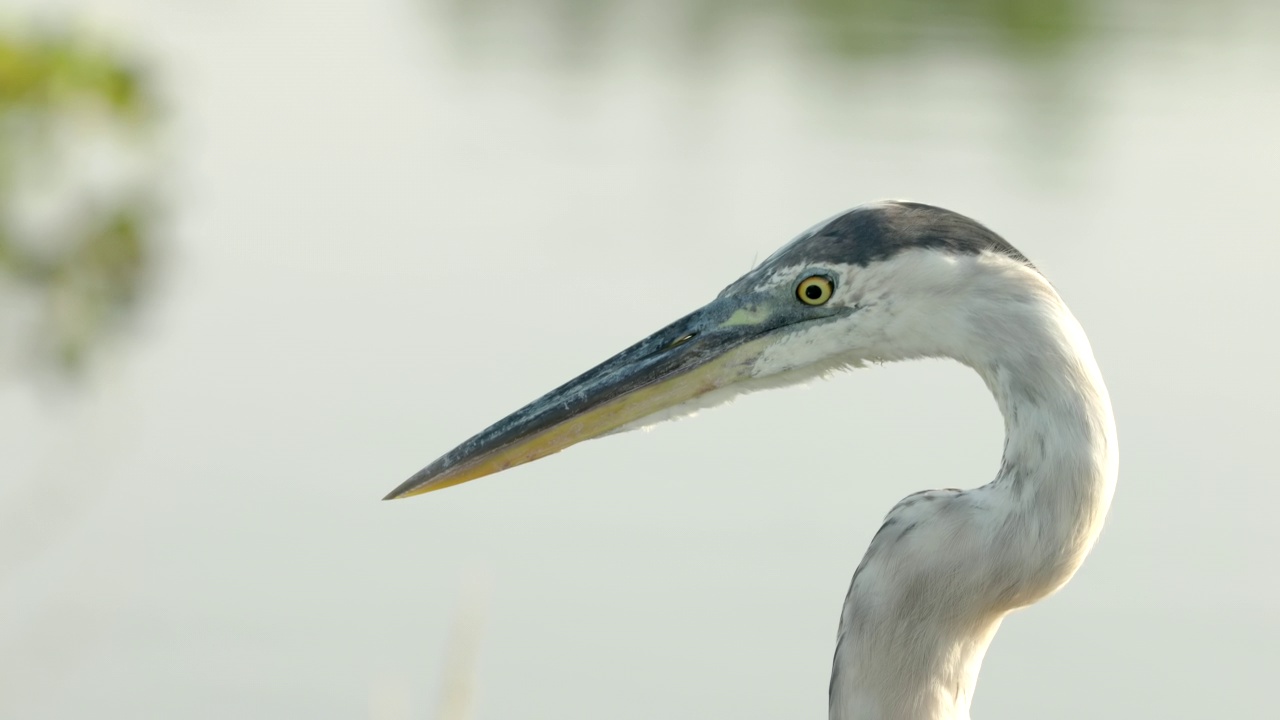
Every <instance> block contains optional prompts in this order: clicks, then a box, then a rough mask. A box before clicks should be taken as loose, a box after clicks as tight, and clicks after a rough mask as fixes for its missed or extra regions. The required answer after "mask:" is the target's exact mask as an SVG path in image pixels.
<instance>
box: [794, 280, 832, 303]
mask: <svg viewBox="0 0 1280 720" xmlns="http://www.w3.org/2000/svg"><path fill="white" fill-rule="evenodd" d="M796 297H798V298H800V302H802V303H804V304H805V305H823V304H826V302H827V301H828V300H830V299H831V279H830V278H827V277H824V276H822V275H813V276H810V277H807V278H805V279H804V280H801V281H800V285H799V286H798V287H796Z"/></svg>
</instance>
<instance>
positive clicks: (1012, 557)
mask: <svg viewBox="0 0 1280 720" xmlns="http://www.w3.org/2000/svg"><path fill="white" fill-rule="evenodd" d="M1027 272H1028V273H1030V272H1031V271H1029V270H1028V271H1027ZM1006 290H1007V288H1006ZM1014 300H1015V301H1013V302H1010V298H1009V295H1008V293H1002V294H1000V295H999V296H998V297H996V296H993V299H992V300H991V301H990V302H989V303H986V304H983V300H982V299H981V297H978V298H976V299H974V302H973V303H971V304H969V305H964V306H962V310H963V311H964V312H967V313H968V314H967V315H966V316H964V317H959V316H958V313H959V312H960V311H957V315H953V316H952V317H950V318H947V319H946V322H948V323H951V327H956V326H960V327H965V328H967V330H965V331H963V332H962V333H961V335H962V336H963V337H962V340H960V341H957V342H955V343H954V344H953V345H952V346H950V347H943V348H941V349H940V350H938V351H937V352H932V353H929V354H947V355H950V356H952V357H955V358H956V359H958V360H960V361H961V362H964V363H966V364H968V365H970V366H972V367H973V368H974V369H975V370H977V371H978V373H979V374H980V375H981V376H982V377H983V379H984V380H985V381H986V383H987V385H988V387H990V388H991V391H992V393H993V394H994V395H995V398H996V402H997V403H998V404H999V406H1000V411H1001V412H1002V413H1003V415H1004V420H1005V430H1006V438H1005V448H1004V458H1003V462H1002V464H1001V467H1000V472H999V475H998V476H997V477H996V479H995V480H994V481H992V482H991V483H989V484H987V485H984V486H982V487H980V488H976V489H973V490H968V491H958V490H931V491H926V492H923V493H917V494H915V495H912V496H909V497H908V498H906V499H904V500H903V501H902V502H901V503H899V504H898V505H897V506H896V507H894V509H893V510H892V511H890V513H889V514H888V516H887V517H886V519H885V523H884V526H883V527H881V529H880V531H879V532H878V533H877V534H876V536H875V538H874V539H873V540H872V542H871V546H870V548H869V549H868V550H867V553H866V555H865V557H864V558H863V560H862V564H861V565H859V567H858V570H857V572H856V573H855V574H854V578H853V582H852V585H851V586H850V589H849V594H848V596H847V597H846V599H845V604H844V610H843V613H842V615H841V619H840V633H839V639H838V641H837V647H836V655H835V664H834V668H833V672H832V678H831V696H830V701H831V708H830V709H831V714H830V717H831V720H951V719H957V718H961V719H962V718H968V717H969V705H970V702H971V700H972V697H973V692H974V686H975V685H976V683H977V677H978V670H979V668H980V666H981V664H982V657H983V655H984V654H985V653H986V650H987V646H988V645H989V644H990V642H991V639H992V637H994V635H995V632H996V630H997V629H998V628H999V625H1000V621H1001V620H1002V619H1003V617H1004V616H1005V615H1006V614H1007V613H1008V612H1009V611H1011V610H1013V609H1016V608H1019V607H1023V606H1025V605H1029V604H1031V603H1034V602H1036V601H1037V600H1040V599H1041V598H1043V597H1045V596H1046V595H1048V594H1050V593H1052V592H1053V591H1055V590H1057V589H1058V588H1059V587H1061V586H1062V585H1063V584H1065V583H1066V582H1067V580H1068V579H1070V577H1071V576H1072V574H1074V573H1075V571H1076V569H1077V568H1078V567H1079V566H1080V563H1081V562H1082V561H1083V560H1084V557H1085V555H1086V554H1087V553H1088V552H1089V550H1090V548H1091V547H1092V546H1093V543H1094V541H1095V540H1096V539H1097V536H1098V533H1099V531H1100V530H1101V527H1102V521H1103V518H1104V516H1105V515H1106V512H1107V508H1108V506H1109V505H1110V502H1111V495H1112V491H1113V489H1114V484H1115V477H1116V466H1117V457H1118V456H1117V449H1116V436H1115V426H1114V420H1113V419H1112V415H1111V405H1110V401H1109V399H1108V396H1107V391H1106V388H1105V386H1104V385H1103V382H1102V377H1101V374H1100V373H1099V371H1098V368H1097V365H1096V363H1095V361H1094V359H1093V354H1092V351H1091V350H1090V348H1089V343H1088V340H1087V339H1086V338H1085V336H1084V332H1083V331H1082V330H1081V328H1080V326H1079V324H1078V323H1077V322H1076V320H1075V318H1074V317H1072V315H1071V313H1070V312H1069V311H1068V310H1067V308H1066V307H1065V305H1063V303H1062V301H1061V300H1060V299H1059V298H1058V296H1057V293H1056V292H1054V291H1053V289H1052V287H1050V286H1049V285H1048V283H1047V282H1044V281H1043V279H1042V278H1039V276H1038V275H1036V277H1035V278H1034V280H1033V281H1031V282H1028V283H1027V284H1026V286H1025V292H1022V293H1019V294H1018V297H1016V298H1014Z"/></svg>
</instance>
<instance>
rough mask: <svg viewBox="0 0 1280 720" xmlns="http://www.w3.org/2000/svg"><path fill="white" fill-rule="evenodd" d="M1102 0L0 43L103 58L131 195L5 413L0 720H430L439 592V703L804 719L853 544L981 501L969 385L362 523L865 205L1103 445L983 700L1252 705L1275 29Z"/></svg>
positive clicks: (566, 714) (519, 482) (1227, 15)
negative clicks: (468, 447) (1042, 305)
mask: <svg viewBox="0 0 1280 720" xmlns="http://www.w3.org/2000/svg"><path fill="white" fill-rule="evenodd" d="M703 5H706V6H712V5H714V4H707V3H704V4H703ZM1099 5H1101V6H1102V7H1112V8H1115V7H1119V8H1122V9H1120V10H1117V9H1111V10H1107V11H1105V12H1102V11H1100V10H1099V9H1098V8H1094V9H1093V11H1092V14H1090V15H1089V16H1088V17H1086V18H1085V19H1084V21H1083V22H1085V28H1084V29H1083V30H1081V31H1079V32H1078V33H1077V34H1076V35H1074V36H1072V37H1070V38H1068V39H1066V40H1062V41H1060V42H1058V44H1057V45H1055V46H1054V47H1053V48H1052V49H1051V50H1048V51H1044V52H1036V51H1034V48H1033V50H1032V51H1026V50H1025V49H1023V50H1020V49H1019V48H1018V47H1017V46H1016V43H1015V44H1013V45H1012V46H1011V45H1009V44H1008V43H1001V42H990V43H988V42H983V41H980V40H981V38H979V39H978V40H975V39H974V38H972V37H969V36H968V35H966V34H965V32H959V33H953V32H948V31H947V28H948V27H951V26H950V25H949V24H948V23H946V22H941V21H939V22H937V23H936V24H937V25H938V27H939V28H940V29H938V30H936V31H931V32H930V33H925V34H923V35H921V36H919V37H914V39H911V40H910V42H909V43H908V45H909V46H908V47H905V48H904V47H899V46H897V45H893V44H890V45H889V46H887V47H884V48H880V49H878V50H876V51H875V52H870V53H868V54H866V55H859V54H858V53H856V52H854V53H850V52H849V51H848V48H847V47H845V46H843V45H840V44H839V43H835V42H831V43H829V44H825V45H824V44H823V43H824V41H823V40H822V39H821V35H815V34H814V28H816V27H821V26H822V22H821V20H820V19H818V20H813V21H811V22H810V23H809V24H808V25H806V24H804V23H802V22H799V21H797V20H796V19H795V18H788V17H781V16H775V15H770V14H769V13H767V12H766V11H765V10H760V11H759V12H743V13H742V14H741V15H740V16H737V15H734V16H733V17H732V18H730V19H729V20H725V21H723V22H719V21H717V22H718V24H716V25H715V27H716V28H717V29H716V30H715V31H714V32H711V31H707V34H699V32H701V31H698V30H697V29H696V26H687V25H683V24H681V23H682V22H683V21H682V20H681V17H682V16H681V14H680V13H679V12H677V11H675V10H672V7H674V6H669V5H666V4H663V5H658V6H653V5H645V4H642V3H639V2H636V3H625V2H619V3H613V4H610V5H609V6H608V8H607V9H606V10H604V11H601V13H599V14H598V17H596V19H595V20H592V21H591V22H590V23H588V24H586V25H584V26H578V25H574V20H573V16H568V17H562V16H559V15H556V14H555V12H552V11H557V12H569V11H570V10H572V8H573V7H574V4H573V3H549V2H543V3H525V4H520V3H500V2H490V3H482V4H480V5H479V6H477V7H478V8H479V9H478V10H476V11H475V12H471V13H468V12H466V11H465V10H464V9H461V8H463V6H461V5H454V4H446V3H419V4H414V3H409V2H406V1H404V0H399V1H397V0H385V1H381V2H364V3H360V2H351V3H341V4H339V3H314V2H300V1H298V2H282V1H276V2H239V3H207V2H194V1H191V0H188V1H185V2H146V1H143V0H135V1H132V2H130V1H128V0H120V1H119V2H84V3H79V2H54V3H49V2H43V1H40V2H37V1H35V0H26V2H23V3H20V4H19V5H18V6H16V7H13V8H9V9H6V10H5V11H4V12H5V15H6V16H9V17H10V18H13V19H16V18H19V17H25V16H27V14H28V13H35V14H38V15H44V16H46V17H62V18H67V17H70V18H74V19H76V22H80V23H82V24H84V25H85V26H86V27H91V28H95V29H96V31H97V32H102V33H105V34H107V35H108V36H112V37H116V38H119V39H122V40H123V41H127V42H128V43H131V44H133V45H135V46H136V47H137V48H139V49H140V52H141V53H142V54H143V56H144V57H147V58H149V59H150V61H151V62H152V63H154V69H155V72H156V74H157V75H156V76H157V80H158V82H159V83H160V86H161V88H162V90H163V93H164V99H165V105H166V107H167V108H168V112H169V120H168V122H167V124H166V126H165V129H164V138H165V146H166V148H167V150H166V157H167V164H168V165H169V167H170V172H169V174H168V175H167V176H166V177H165V180H164V183H165V188H164V192H165V194H166V195H167V197H168V209H167V214H166V217H167V220H166V222H167V224H168V230H169V232H168V244H167V245H166V246H164V254H163V264H162V267H161V268H160V269H159V271H158V275H157V277H158V283H159V284H158V287H157V289H156V290H155V291H154V292H153V296H152V297H151V300H150V302H149V303H148V304H147V305H146V307H145V308H144V311H143V313H142V315H141V316H140V317H139V318H138V319H137V321H136V322H135V326H134V327H133V329H132V330H131V331H130V332H128V333H126V334H125V335H123V336H120V337H117V338H116V339H115V340H114V341H113V342H112V343H111V344H110V345H109V346H108V347H106V348H104V349H103V351H102V353H101V354H100V356H99V357H98V358H96V361H95V363H94V364H93V365H92V366H91V368H90V371H89V373H88V374H87V376H86V377H84V378H82V379H81V380H79V381H78V382H76V383H74V384H72V385H70V386H67V387H60V386H58V385H57V384H51V383H49V382H47V381H30V380H27V379H24V377H23V376H21V375H10V376H6V377H5V378H4V380H3V384H0V437H4V438H5V446H4V449H3V454H2V456H0V503H2V504H3V511H2V512H3V516H0V522H3V523H5V524H4V525H3V526H0V717H4V718H22V719H24V720H26V719H31V720H37V719H45V718H76V717H83V718H90V717H92V718H140V717H150V718H193V719H195V718H210V719H213V718H218V719H224V718H286V717H287V718H353V717H354V718H360V717H372V718H383V719H398V718H410V717H413V718H426V717H437V708H438V707H439V706H440V703H441V687H442V682H443V678H444V677H445V676H446V672H445V668H444V665H445V664H446V662H448V661H447V660H446V657H447V656H450V657H455V658H456V657H461V656H464V655H466V652H465V648H464V650H463V651H459V650H455V651H452V653H453V654H452V655H450V653H451V651H449V650H448V649H447V645H448V640H447V639H448V637H449V636H450V633H451V632H452V631H451V628H452V627H453V626H454V625H455V621H456V619H457V618H458V617H460V611H459V608H460V606H467V607H470V608H472V609H473V610H474V611H475V612H474V613H473V614H474V616H475V617H477V618H478V623H479V627H480V632H479V635H478V638H479V639H478V640H477V641H476V642H478V645H475V646H474V647H473V648H472V649H473V650H474V651H475V652H476V653H477V654H478V655H477V656H478V663H477V664H476V665H475V667H474V671H473V672H463V673H462V676H464V677H470V678H471V681H472V682H473V683H474V690H475V705H474V717H477V718H489V719H493V720H498V719H503V720H506V719H514V718H559V719H566V720H567V719H569V718H601V717H607V718H611V719H614V720H623V719H627V718H637V719H639V718H646V719H647V718H729V717H732V718H760V719H762V720H763V719H766V718H769V719H772V718H822V717H825V713H826V689H827V678H828V672H829V667H830V661H831V654H832V650H833V648H834V640H835V630H836V623H837V617H838V613H839V608H840V602H841V599H842V598H843V596H844V591H845V588H846V585H847V582H848V579H849V576H850V574H851V573H852V571H853V568H854V567H855V566H856V564H857V562H858V559H859V557H860V556H861V554H862V551H863V549H864V548H865V547H866V544H867V542H868V540H869V539H870V537H871V535H872V534H873V533H874V531H875V530H876V528H877V527H878V523H879V520H880V518H881V517H882V515H883V513H884V512H885V511H886V510H887V509H888V508H889V507H890V506H891V505H892V504H893V502H895V501H896V500H897V499H898V498H900V497H901V496H903V495H905V494H907V493H908V492H912V491H914V490H917V489H921V488H925V487H936V486H956V485H958V486H972V485H977V484H981V483H983V482H985V481H986V480H987V479H989V478H990V477H991V476H992V475H993V473H994V471H995V469H996V466H997V462H998V458H999V451H1000V445H1001V432H1002V425H1001V420H1000V418H999V416H998V414H997V412H996V410H995V408H994V406H993V404H992V402H991V401H990V399H989V397H988V396H987V393H986V390H985V388H984V387H983V386H982V383H981V382H980V381H979V380H978V378H977V377H976V376H974V375H973V374H972V373H971V372H969V371H968V370H966V369H964V368H961V367H959V366H956V365H953V364H944V363H917V364H911V365H901V366H890V367H884V368H875V369H871V370H866V371H861V372H858V373H854V374H850V375H846V376H841V377H838V378H836V379H834V380H832V381H829V382H824V383H820V384H816V385H814V386H812V387H810V388H809V389H808V390H788V391H780V392H773V393H767V394H762V395H756V396H751V397H748V398H745V399H742V400H740V401H738V402H737V403H736V404H735V405H734V406H733V407H731V408H727V409H718V410H714V411H710V412H708V413H704V414H703V415H702V416H701V417H699V418H697V419H696V420H692V421H686V422H680V423H675V424H671V425H666V426H662V427H660V428H658V429H656V430H655V431H653V432H651V433H633V434H629V435H624V436H618V437H613V438H609V439H606V440H601V441H597V442H591V443H587V444H584V445H582V446H579V447H575V448H573V449H572V450H570V451H568V452H566V453H564V454H562V455H559V456H556V457H553V458H548V459H547V460H544V461H541V462H538V463H535V464H533V465H530V466H527V467H523V468H520V469H518V470H514V471H512V472H509V473H505V474H503V475H500V476H498V477H494V478H489V479H486V480H484V481H481V482H477V483H473V484H471V485H467V486H465V487H462V488H457V489H454V490H450V491H447V492H444V493H439V494H435V495H431V496H429V497H425V498H418V499H415V500H412V501H405V502H398V503H389V504H388V503H381V502H379V501H378V499H379V498H380V497H381V496H382V495H383V494H384V493H385V492H387V491H388V490H390V489H391V488H392V487H394V486H395V485H396V484H397V483H399V482H400V481H401V480H403V479H404V478H405V477H407V476H408V475H409V474H410V473H412V472H413V471H415V470H417V469H418V468H419V467H421V466H423V465H425V464H426V463H427V462H429V461H431V460H432V459H434V458H435V457H436V456H437V455H439V454H441V453H443V452H444V451H446V450H448V449H449V448H450V447H452V446H453V445H454V444H455V443H456V442H458V441H460V440H463V439H465V438H466V437H468V436H469V435H471V434H472V433H473V432H475V431H476V430H479V429H480V428H482V427H484V426H486V425H487V424H488V423H489V422H491V421H493V420H496V419H497V418H499V417H500V416H502V415H503V414H505V413H506V412H508V411H510V410H512V409H514V408H516V407H517V406H519V405H521V404H522V403H524V402H525V401H527V400H529V399H532V398H533V397H536V396H537V395H539V394H541V393H542V392H543V391H545V390H547V389H549V388H551V387H553V386H554V385H557V384H559V383H560V382H562V381H563V380H566V379H568V378H569V377H572V376H573V375H575V374H577V373H578V372H579V371H581V370H583V369H585V368H587V367H588V366H590V365H592V364H593V363H595V362H597V361H599V360H601V359H603V358H605V357H607V356H608V355H610V354H612V353H613V352H614V351H616V350H618V349H620V348H622V347H624V346H625V345H627V344H629V343H630V342H632V341H633V340H635V339H638V338H640V337H642V336H644V335H646V334H648V333H649V332H650V331H652V330H654V329H656V328H658V327H660V326H661V325H663V324H665V323H666V322H667V321H669V320H671V319H674V318H675V317H678V316H679V315H681V314H683V313H685V312H687V311H689V310H691V309H693V308H695V307H697V306H699V305H701V304H702V303H704V302H706V301H707V300H709V299H710V298H712V297H713V296H714V295H715V293H717V292H718V291H719V290H720V289H721V288H722V287H723V286H724V285H726V284H727V283H728V282H730V281H731V280H733V279H734V278H736V277H737V276H738V275H739V274H740V273H742V272H744V271H745V270H747V269H748V267H750V265H751V264H752V262H753V260H754V259H756V258H762V257H764V256H765V255H767V254H768V253H769V252H771V251H772V250H773V249H774V248H775V247H777V246H778V245H780V244H781V243H783V242H784V241H786V240H787V239H789V238H790V237H791V236H792V235H793V234H795V233H796V232H798V231H800V230H802V229H804V228H805V227H807V226H809V225H810V224H812V223H813V222H815V221H817V220H819V219H821V218H823V217H826V216H829V215H831V214H833V213H835V212H837V211H839V210H842V209H844V208H846V207H848V206H851V205H854V204H857V203H860V202H863V201H867V200H871V199H876V198H882V197H906V198H911V199H916V200H921V201H926V202H931V203H935V204H939V205H943V206H946V207H950V208H953V209H956V210H959V211H962V212H965V213H967V214H970V215H972V216H974V217H977V218H979V219H980V220H982V221H984V222H986V223H988V224H989V225H991V226H992V227H993V228H995V229H996V230H997V231H999V232H1001V233H1002V234H1004V235H1005V236H1006V237H1007V238H1008V239H1010V240H1011V241H1012V242H1013V243H1014V244H1015V245H1017V246H1018V247H1019V248H1020V249H1021V250H1023V251H1024V252H1025V253H1026V254H1027V255H1028V256H1029V257H1031V258H1032V259H1033V260H1034V261H1035V262H1036V263H1037V265H1038V266H1039V267H1040V268H1042V269H1043V270H1044V271H1045V272H1046V274H1048V276H1049V277H1050V278H1051V279H1053V281H1054V282H1055V284H1056V285H1057V287H1058V289H1059V290H1060V291H1061V293H1062V294H1063V296H1064V297H1065V298H1066V299H1067V301H1068V302H1069V303H1070V304H1071V306H1072V308H1073V309H1074V310H1075V312H1076V313H1077V315H1078V316H1079V317H1080V319H1081V321H1082V322H1083V324H1084V326H1085V327H1086V329H1087V330H1088V332H1089V334H1090V337H1091V338H1092V341H1093V343H1094V347H1095V350H1096V352H1097V355H1098V357H1099V361H1100V362H1101V365H1102V367H1103V370H1104V372H1105V374H1106V377H1107V379H1108V382H1109V385H1110V388H1111V391H1112V394H1113V397H1114V401H1115V407H1116V412H1117V415H1118V418H1119V423H1120V434H1121V442H1122V461H1121V468H1122V469H1121V484H1120V487H1119V491H1118V494H1117V496H1116V500H1115V505H1114V507H1113V510H1112V514H1111V516H1110V519H1109V522H1108V527H1107V530H1106V532H1105V534H1104V536H1103V538H1102V541H1101V543H1100V544H1099V546H1098V547H1097V549H1096V551H1095V552H1094V554H1093V555H1092V557H1091V558H1090V559H1089V561H1088V563H1087V564H1086V565H1085V567H1084V569H1083V570H1082V571H1081V572H1080V574H1079V575H1078V576H1077V577H1076V579H1075V580H1074V581H1073V582H1072V583H1071V584H1070V585H1069V586H1068V587H1067V588H1066V589H1065V590H1064V591H1062V592H1061V593H1060V594H1058V595H1057V596H1055V597H1054V598H1052V599H1050V600H1048V601H1046V602H1044V603H1042V604H1040V605H1038V606H1036V607H1033V608H1031V609H1029V610H1026V611H1024V612H1021V613H1018V614H1016V615H1014V616H1012V617H1011V618H1009V620H1008V621H1007V622H1006V623H1005V626H1004V629H1003V630H1002V632H1001V633H1000V635H999V636H998V637H997V639H996V641H995V643H994V645H993V646H992V648H991V651H990V653H989V654H988V656H987V661H986V665H985V667H984V670H983V674H982V680H981V683H980V684H979V691H978V697H977V702H976V705H975V708H974V716H975V717H976V718H983V719H985V720H999V719H1004V718H1008V719H1012V718H1027V717H1032V718H1042V719H1046V720H1048V719H1053V718H1133V717H1150V718H1206V717H1222V718H1226V717H1264V716H1267V715H1268V714H1270V713H1272V712H1273V711H1274V690H1273V687H1274V683H1275V678H1276V671H1277V670H1278V669H1280V667H1278V663H1277V660H1276V654H1275V648H1276V647H1277V646H1280V612H1278V611H1277V610H1278V608H1280V581H1278V580H1277V574H1276V548H1277V547H1280V523H1277V522H1276V521H1275V518H1274V515H1275V512H1274V508H1275V507H1277V506H1280V483H1277V471H1276V467H1275V451H1274V447H1275V442H1276V438H1275V434H1276V430H1277V428H1280V382H1277V380H1276V368H1277V366H1278V365H1280V340H1278V339H1277V332H1276V328H1277V327H1278V326H1280V318H1278V317H1277V315H1278V313H1277V301H1276V295H1275V292H1276V291H1275V287H1276V277H1277V275H1276V268H1277V267H1278V266H1280V242H1278V241H1280V230H1278V229H1277V228H1278V227H1280V224H1278V223H1277V219H1276V207H1277V204H1276V203H1277V201H1276V191H1277V188H1278V187H1280V170H1278V168H1280V133H1278V132H1277V130H1276V129H1277V128H1280V42H1277V39H1278V38H1277V34H1278V33H1280V14H1278V13H1277V11H1276V9H1275V6H1274V4H1273V3H1268V2H1261V1H1260V2H1255V3H1247V2H1237V3H1227V4H1226V5H1225V6H1224V5H1217V4H1208V3H1206V4H1205V5H1204V6H1203V7H1202V6H1200V5H1198V4H1190V3H1175V4H1173V6H1172V8H1171V9H1168V10H1165V9H1161V8H1160V7H1158V6H1155V5H1154V4H1152V5H1128V4H1125V5H1119V6H1108V5H1102V4H1099ZM646 7H648V8H650V9H649V10H646V9H645V8H646ZM655 7H656V8H657V9H656V10H655V9H653V8H655ZM565 8H569V9H570V10H565ZM720 12H727V11H724V10H723V9H721V10H720ZM956 22H959V21H956ZM713 24H715V23H713ZM690 27H693V28H694V29H690ZM962 27H963V26H962ZM872 34H873V35H874V33H872ZM842 48H843V49H842ZM462 615H463V616H465V613H464V614H462ZM463 635H464V636H467V637H469V636H468V635H466V633H464V634H463ZM462 645H463V646H466V645H467V643H465V642H464V643H462ZM455 647H457V644H456V643H455Z"/></svg>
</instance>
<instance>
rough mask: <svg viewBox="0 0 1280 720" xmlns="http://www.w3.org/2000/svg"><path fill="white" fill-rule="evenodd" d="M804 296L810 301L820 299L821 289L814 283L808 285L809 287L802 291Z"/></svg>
mask: <svg viewBox="0 0 1280 720" xmlns="http://www.w3.org/2000/svg"><path fill="white" fill-rule="evenodd" d="M804 296H805V297H807V298H809V299H810V300H817V299H818V298H820V297H822V288H820V287H818V285H817V284H816V283H815V284H813V285H810V286H809V287H806V288H805V289H804Z"/></svg>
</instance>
